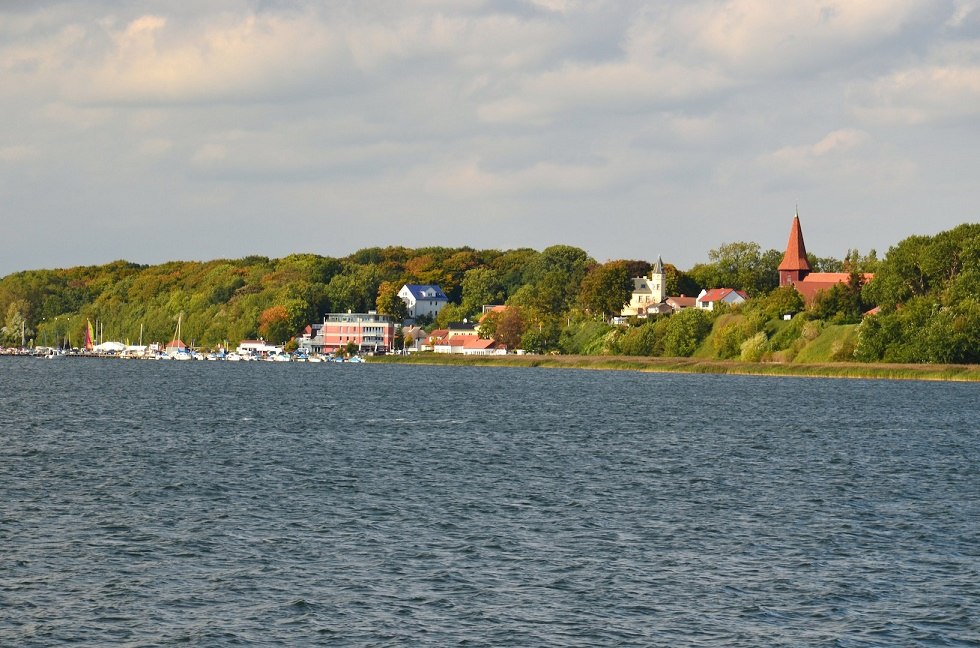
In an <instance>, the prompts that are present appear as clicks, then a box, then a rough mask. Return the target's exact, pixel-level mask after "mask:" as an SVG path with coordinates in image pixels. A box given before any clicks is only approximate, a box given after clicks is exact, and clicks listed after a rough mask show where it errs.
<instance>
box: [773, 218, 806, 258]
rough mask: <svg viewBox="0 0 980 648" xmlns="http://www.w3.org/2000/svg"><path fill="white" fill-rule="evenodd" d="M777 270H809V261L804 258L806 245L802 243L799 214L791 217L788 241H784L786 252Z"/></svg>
mask: <svg viewBox="0 0 980 648" xmlns="http://www.w3.org/2000/svg"><path fill="white" fill-rule="evenodd" d="M778 269H779V270H806V271H808V272H809V271H810V270H812V268H811V267H810V262H809V261H807V258H806V245H804V244H803V230H802V229H801V228H800V215H799V214H797V215H796V216H794V217H793V225H792V226H791V227H790V228H789V241H788V242H787V243H786V253H785V254H784V255H783V260H782V261H780V262H779V268H778Z"/></svg>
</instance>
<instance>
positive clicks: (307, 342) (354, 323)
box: [297, 311, 395, 353]
mask: <svg viewBox="0 0 980 648" xmlns="http://www.w3.org/2000/svg"><path fill="white" fill-rule="evenodd" d="M394 340H395V323H394V322H393V321H391V318H390V317H388V316H387V315H379V314H378V313H377V312H376V311H368V312H367V313H350V312H347V313H328V314H327V315H325V316H324V318H323V323H322V324H314V325H311V326H308V327H307V328H306V330H305V331H304V332H303V334H302V335H300V337H299V338H297V343H298V344H299V348H300V349H303V350H304V351H306V352H307V353H336V352H338V351H342V350H343V349H345V348H347V345H348V344H350V343H352V342H353V343H354V344H355V345H357V350H358V352H359V353H387V352H388V351H390V350H391V349H392V346H393V345H394Z"/></svg>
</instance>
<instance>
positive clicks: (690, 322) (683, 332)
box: [664, 308, 711, 357]
mask: <svg viewBox="0 0 980 648" xmlns="http://www.w3.org/2000/svg"><path fill="white" fill-rule="evenodd" d="M666 329H667V330H666V332H665V335H664V355H668V356H678V357H686V356H690V355H691V354H692V353H694V352H695V351H696V350H697V348H698V346H699V345H700V344H701V342H703V341H704V339H705V338H706V337H708V334H709V333H710V332H711V316H710V315H709V314H708V313H707V312H706V311H703V310H699V309H696V308H688V309H687V310H682V311H681V312H679V313H677V314H675V315H672V316H671V317H670V318H669V319H668V320H667V325H666Z"/></svg>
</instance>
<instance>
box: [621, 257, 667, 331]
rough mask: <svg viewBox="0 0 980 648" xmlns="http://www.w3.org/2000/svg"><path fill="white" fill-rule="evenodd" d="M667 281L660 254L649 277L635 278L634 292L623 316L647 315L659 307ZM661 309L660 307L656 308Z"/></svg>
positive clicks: (624, 309) (623, 311) (622, 313)
mask: <svg viewBox="0 0 980 648" xmlns="http://www.w3.org/2000/svg"><path fill="white" fill-rule="evenodd" d="M666 283H667V275H666V274H665V273H664V262H663V259H661V258H660V257H659V256H658V257H657V262H656V263H655V264H653V268H652V269H651V270H650V276H649V277H634V278H633V293H632V294H631V295H630V301H629V304H627V305H626V306H625V307H624V308H623V310H622V312H621V316H622V317H646V316H647V312H648V311H649V310H650V309H651V308H655V307H658V305H659V304H660V303H661V302H663V300H664V297H665V296H666V295H665V294H664V286H665V285H666ZM656 310H658V311H659V308H656Z"/></svg>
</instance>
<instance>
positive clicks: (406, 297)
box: [398, 284, 449, 320]
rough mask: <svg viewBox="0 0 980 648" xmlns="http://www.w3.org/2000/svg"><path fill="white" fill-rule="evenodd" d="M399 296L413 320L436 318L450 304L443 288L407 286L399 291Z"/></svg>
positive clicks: (417, 285)
mask: <svg viewBox="0 0 980 648" xmlns="http://www.w3.org/2000/svg"><path fill="white" fill-rule="evenodd" d="M398 296H399V297H400V298H401V300H402V301H403V302H405V307H406V308H407V309H408V317H409V319H413V320H414V319H416V318H419V317H430V318H435V316H436V315H438V314H439V311H441V310H442V309H443V308H445V306H446V304H448V303H449V298H448V297H446V293H444V292H442V288H440V287H439V286H434V285H419V284H405V285H404V286H402V288H401V290H399V291H398Z"/></svg>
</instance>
